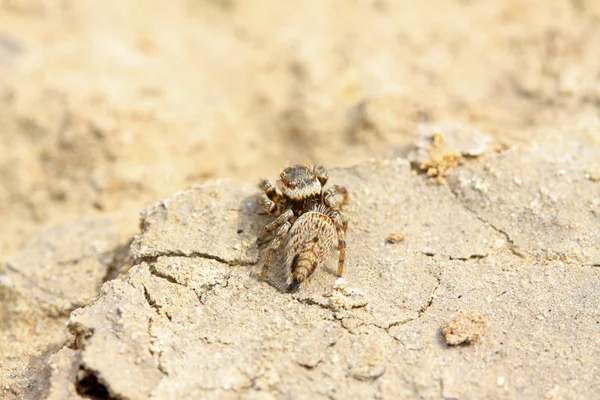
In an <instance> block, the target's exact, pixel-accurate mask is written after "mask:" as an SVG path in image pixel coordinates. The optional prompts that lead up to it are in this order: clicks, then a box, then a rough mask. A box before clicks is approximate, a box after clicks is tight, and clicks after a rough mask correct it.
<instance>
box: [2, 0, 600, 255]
mask: <svg viewBox="0 0 600 400" xmlns="http://www.w3.org/2000/svg"><path fill="white" fill-rule="evenodd" d="M599 30H600V2H598V1H596V0H530V1H526V2H523V1H520V0H498V1H475V0H424V1H419V2H414V1H391V0H345V1H343V0H337V1H322V0H305V1H295V2H289V1H280V0H252V1H250V0H246V1H242V0H169V1H140V0H108V1H102V2H100V1H92V0H0V155H1V156H0V221H2V222H1V226H2V228H1V229H0V255H2V256H4V255H7V254H10V253H12V252H14V251H16V250H18V249H19V248H20V246H21V245H22V243H24V242H25V241H26V240H27V238H28V235H30V234H31V232H33V231H34V230H35V229H37V228H38V227H39V226H41V225H47V224H55V223H60V222H64V221H68V220H71V219H73V218H79V217H81V216H84V215H91V214H101V213H104V214H110V215H111V216H112V217H114V218H116V219H117V220H118V221H119V223H120V225H121V234H122V236H123V240H126V239H127V238H128V237H131V235H132V234H134V233H136V232H137V221H138V217H137V216H138V213H139V211H140V210H141V209H142V208H143V207H144V206H147V205H150V204H153V203H154V202H156V201H158V200H160V199H162V198H164V197H166V196H169V195H171V194H172V193H174V192H175V191H179V190H182V189H184V188H186V187H188V186H190V185H192V184H194V183H200V182H202V181H205V180H207V179H212V178H233V179H237V180H244V181H252V182H253V181H257V180H258V179H260V178H262V177H269V178H275V177H276V174H277V173H278V172H279V171H280V170H281V169H282V167H284V166H287V165H288V164H290V163H296V162H308V163H322V164H325V165H327V166H333V165H352V164H356V163H359V162H361V161H363V160H365V159H369V158H390V157H398V156H406V155H407V153H408V151H409V149H410V148H411V145H412V143H413V142H414V138H415V134H416V132H417V130H418V127H419V125H421V124H435V123H438V122H444V121H454V122H456V123H461V124H465V125H466V126H469V127H470V128H472V129H477V130H480V131H482V132H484V133H486V134H488V135H491V136H492V137H493V138H494V140H496V142H497V144H498V145H499V146H510V145H519V146H538V147H539V148H540V149H542V150H540V151H543V146H544V144H545V143H549V142H553V141H562V140H565V138H567V139H568V140H570V141H574V143H578V144H579V145H581V146H586V145H589V144H594V143H595V144H598V140H599V139H598V132H599V127H600V119H599V109H600V32H599Z"/></svg>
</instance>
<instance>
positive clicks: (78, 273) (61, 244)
mask: <svg viewBox="0 0 600 400" xmlns="http://www.w3.org/2000/svg"><path fill="white" fill-rule="evenodd" d="M118 245H119V242H118V234H117V228H116V225H115V223H114V221H113V220H112V219H110V218H97V219H87V220H85V219H84V220H77V221H74V222H71V223H68V224H65V225H59V226H57V227H54V228H48V229H45V230H42V231H40V232H38V233H37V234H36V235H35V236H34V237H32V239H31V241H30V242H29V243H28V244H27V245H26V246H25V247H24V248H23V249H22V250H21V251H20V252H18V253H16V254H14V255H12V256H10V257H8V258H7V259H6V262H5V263H4V264H3V265H2V266H1V267H0V279H1V280H0V286H2V287H4V290H11V291H14V292H15V293H17V296H18V297H19V298H22V299H23V300H26V301H28V302H30V303H31V304H34V305H35V306H36V307H41V308H42V309H44V310H45V311H46V312H48V313H50V314H52V315H60V314H68V313H69V312H70V311H72V310H74V309H75V308H77V307H81V306H83V305H85V304H87V303H89V302H90V301H91V300H92V299H93V298H94V297H96V295H97V294H98V290H99V288H100V285H102V282H103V279H104V277H105V276H106V275H107V273H108V272H109V268H110V266H111V263H112V261H113V258H114V256H115V251H116V250H117V247H118Z"/></svg>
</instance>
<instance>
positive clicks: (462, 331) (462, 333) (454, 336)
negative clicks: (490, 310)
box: [442, 311, 488, 346]
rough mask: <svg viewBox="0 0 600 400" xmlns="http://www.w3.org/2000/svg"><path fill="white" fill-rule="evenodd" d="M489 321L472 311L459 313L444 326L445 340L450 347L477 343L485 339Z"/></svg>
mask: <svg viewBox="0 0 600 400" xmlns="http://www.w3.org/2000/svg"><path fill="white" fill-rule="evenodd" d="M487 326H488V321H487V320H486V319H485V318H484V317H482V316H481V315H478V314H476V313H474V312H472V311H469V312H459V313H458V314H457V315H456V316H454V317H453V318H452V319H451V320H450V321H448V322H446V323H445V324H444V325H442V333H443V334H444V339H446V343H447V344H449V345H453V346H455V345H457V344H463V343H467V344H469V343H477V342H479V341H480V340H481V338H482V337H483V334H484V333H485V328H487Z"/></svg>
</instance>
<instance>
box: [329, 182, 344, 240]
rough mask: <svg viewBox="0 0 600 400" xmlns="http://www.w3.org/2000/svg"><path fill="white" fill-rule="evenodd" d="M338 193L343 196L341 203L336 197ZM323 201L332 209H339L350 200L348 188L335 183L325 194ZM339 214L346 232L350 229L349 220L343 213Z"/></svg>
mask: <svg viewBox="0 0 600 400" xmlns="http://www.w3.org/2000/svg"><path fill="white" fill-rule="evenodd" d="M336 195H339V196H342V199H341V200H340V202H339V203H338V201H337V200H336V199H335V196H336ZM323 202H324V203H325V205H326V206H327V207H329V208H331V209H332V210H334V211H339V210H340V207H341V206H343V205H344V204H346V203H347V202H348V190H346V188H345V187H343V186H338V185H333V186H332V187H330V188H329V189H327V190H326V191H325V193H324V194H323ZM338 215H339V219H340V221H341V224H342V228H343V230H344V232H346V229H348V220H347V219H346V217H345V216H344V215H343V214H341V213H338Z"/></svg>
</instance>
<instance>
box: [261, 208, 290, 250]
mask: <svg viewBox="0 0 600 400" xmlns="http://www.w3.org/2000/svg"><path fill="white" fill-rule="evenodd" d="M293 216H294V212H293V211H292V210H291V209H288V210H287V211H286V212H284V213H283V214H281V215H280V216H279V217H277V218H276V219H275V221H273V222H271V223H270V224H268V225H267V226H265V229H264V230H263V232H262V234H261V235H260V237H259V238H258V239H256V242H257V243H259V244H260V243H263V242H264V241H265V239H266V238H267V236H269V233H271V232H273V231H274V230H275V229H277V228H279V227H280V226H282V225H284V224H285V223H289V220H290V219H292V217H293ZM273 240H275V239H273Z"/></svg>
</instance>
